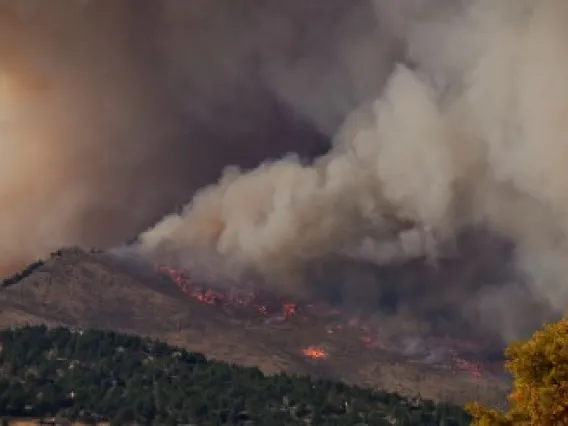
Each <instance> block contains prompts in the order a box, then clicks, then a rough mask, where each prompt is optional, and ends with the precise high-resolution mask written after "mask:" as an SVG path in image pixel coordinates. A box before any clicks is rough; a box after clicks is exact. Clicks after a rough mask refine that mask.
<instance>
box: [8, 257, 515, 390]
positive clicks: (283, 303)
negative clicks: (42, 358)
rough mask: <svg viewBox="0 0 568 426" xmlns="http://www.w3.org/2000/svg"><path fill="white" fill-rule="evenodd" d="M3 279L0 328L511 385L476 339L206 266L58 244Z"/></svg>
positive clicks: (475, 386) (296, 367) (389, 379)
mask: <svg viewBox="0 0 568 426" xmlns="http://www.w3.org/2000/svg"><path fill="white" fill-rule="evenodd" d="M6 284H7V286H5V287H4V288H3V289H2V290H1V292H0V301H1V304H0V326H12V325H17V324H23V323H35V324H37V323H46V324H51V325H57V324H62V325H66V326H71V327H79V328H88V327H97V328H101V327H102V328H110V329H114V330H118V331H128V332H131V333H138V334H142V335H151V336H156V337H158V336H159V337H160V338H162V339H165V340H167V341H168V342H170V343H173V344H177V345H182V346H184V347H187V348H189V349H192V350H197V351H200V352H203V353H205V354H207V355H209V356H211V357H213V358H218V359H222V360H226V361H230V362H236V363H241V364H245V365H257V366H259V367H260V368H262V369H263V370H265V371H266V372H278V371H282V370H285V371H289V372H295V373H302V374H315V375H321V376H324V377H332V378H339V379H342V380H345V381H348V382H350V383H360V384H365V385H370V386H380V387H381V388H386V389H391V390H397V391H401V392H403V393H407V394H416V393H421V394H422V395H423V396H427V397H428V396H429V397H433V398H445V399H450V400H454V401H467V400H469V399H471V397H472V395H475V397H477V395H478V394H485V395H487V396H486V398H487V400H489V401H496V400H499V398H501V396H502V395H503V392H505V391H506V389H507V384H506V381H503V379H502V378H501V377H500V376H499V375H496V371H495V370H494V367H493V364H492V363H490V362H488V361H487V357H486V354H485V352H484V351H483V349H482V348H480V347H479V344H478V343H475V342H463V341H460V340H459V339H456V338H451V337H446V338H443V337H436V336H434V335H427V334H424V335H421V336H419V335H413V334H411V333H407V332H404V331H403V330H404V327H402V325H403V324H401V323H400V322H399V323H395V322H393V321H392V319H391V320H390V321H389V320H388V319H387V318H386V317H385V318H383V319H382V320H381V319H380V318H378V317H373V316H372V315H370V314H366V313H357V312H353V311H352V310H350V309H349V308H347V307H342V306H337V305H336V306H334V305H333V304H330V303H329V302H325V301H322V300H319V301H318V300H304V299H299V300H293V299H291V298H290V297H289V296H282V295H279V294H278V293H277V292H270V291H267V290H266V288H264V289H263V290H262V289H258V288H255V286H254V285H253V283H249V282H245V283H242V284H241V286H240V287H235V288H230V287H228V286H227V283H226V282H222V281H220V280H219V278H218V277H215V276H214V275H213V276H210V277H209V279H200V280H198V279H197V277H196V276H194V277H192V274H191V272H187V271H185V272H182V271H178V270H176V269H173V268H171V267H167V266H163V265H160V266H156V267H153V268H149V267H147V265H146V264H144V263H142V264H141V263H137V262H133V261H126V260H125V259H121V258H116V257H115V256H111V255H108V254H106V253H102V252H99V253H97V252H92V253H87V252H84V251H81V250H64V251H61V252H59V253H57V254H56V255H54V256H53V257H52V258H50V259H48V260H46V261H45V262H40V263H38V264H35V265H33V267H31V268H29V271H27V272H26V273H23V274H19V275H18V276H16V277H15V278H13V279H11V280H8V281H7V282H6ZM466 343H469V347H468V346H467V345H466ZM476 363H478V364H479V366H477V365H476ZM479 372H481V375H480V374H479Z"/></svg>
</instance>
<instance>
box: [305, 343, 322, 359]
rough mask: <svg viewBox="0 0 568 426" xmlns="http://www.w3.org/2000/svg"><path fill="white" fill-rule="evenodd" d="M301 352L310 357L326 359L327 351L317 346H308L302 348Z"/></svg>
mask: <svg viewBox="0 0 568 426" xmlns="http://www.w3.org/2000/svg"><path fill="white" fill-rule="evenodd" d="M302 353H303V354H304V355H305V356H307V357H309V358H312V359H326V358H327V357H328V355H327V352H326V351H324V350H323V349H321V348H318V347H317V346H308V347H307V348H305V349H302Z"/></svg>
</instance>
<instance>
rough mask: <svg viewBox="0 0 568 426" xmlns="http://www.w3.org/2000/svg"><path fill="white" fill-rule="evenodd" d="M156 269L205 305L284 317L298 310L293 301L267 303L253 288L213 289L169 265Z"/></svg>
mask: <svg viewBox="0 0 568 426" xmlns="http://www.w3.org/2000/svg"><path fill="white" fill-rule="evenodd" d="M157 270H158V271H159V272H161V273H163V274H165V275H167V276H168V277H169V278H170V279H171V280H172V281H173V282H174V283H175V284H176V285H177V286H178V288H179V289H180V290H181V291H182V293H183V294H185V295H186V296H187V297H190V298H192V299H195V300H197V301H199V302H201V303H204V304H207V305H214V306H222V307H225V308H233V309H235V308H249V309H254V310H255V311H256V312H257V313H258V314H259V315H262V316H268V315H280V316H281V318H284V319H288V318H290V317H292V316H294V315H296V314H297V312H298V306H297V305H296V304H295V303H283V304H275V303H269V302H268V301H267V300H264V299H267V298H263V297H262V296H261V295H260V294H259V293H258V292H257V291H255V290H253V289H246V288H245V289H242V288H239V289H236V288H231V289H230V290H214V289H212V288H207V287H205V286H204V285H201V284H198V283H195V282H193V280H191V279H190V277H188V276H187V275H185V274H184V273H182V272H180V271H178V270H176V269H175V268H172V267H170V266H163V265H162V266H158V267H157Z"/></svg>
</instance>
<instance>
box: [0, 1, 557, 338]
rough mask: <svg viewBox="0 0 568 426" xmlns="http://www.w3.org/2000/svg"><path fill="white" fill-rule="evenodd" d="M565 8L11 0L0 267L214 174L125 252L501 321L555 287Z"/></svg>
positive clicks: (140, 226) (543, 299) (113, 225)
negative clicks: (491, 254)
mask: <svg viewBox="0 0 568 426" xmlns="http://www.w3.org/2000/svg"><path fill="white" fill-rule="evenodd" d="M563 4H564V3H562V2H561V1H559V0H541V1H540V2H538V3H535V2H531V1H528V0H515V1H512V0H491V1H490V0H462V1H449V0H429V1H427V0H399V1H397V2H392V1H387V0H384V1H383V0H350V1H345V0H327V1H326V2H306V1H302V0H288V1H285V2H283V1H281V0H264V1H256V0H240V1H238V2H236V1H230V0H217V1H211V0H192V1H187V0H162V1H152V0H97V1H94V0H91V1H89V0H82V1H81V0H75V1H71V0H51V1H50V2H46V1H44V0H18V1H17V2H15V1H12V0H0V70H1V71H2V73H1V79H2V84H3V86H2V91H1V92H0V95H1V96H2V99H1V102H0V107H1V108H2V111H1V116H0V119H1V120H2V122H1V125H0V141H1V145H0V146H1V148H2V149H3V152H2V154H3V155H2V156H0V158H2V161H3V164H2V165H1V167H0V170H1V172H0V173H2V176H1V178H2V179H1V180H0V182H1V186H0V201H1V204H2V210H1V211H0V212H1V213H0V215H1V216H0V237H1V239H0V241H2V243H1V244H2V247H1V249H2V250H1V253H2V254H1V256H0V263H1V265H2V268H3V269H4V270H5V271H9V270H12V269H14V268H16V267H17V266H19V265H20V264H22V263H27V262H29V261H30V260H33V259H35V258H37V257H40V256H43V255H45V254H46V253H48V252H50V251H53V250H55V249H57V248H59V247H61V246H65V245H80V246H98V247H103V248H108V247H112V246H115V245H119V244H121V243H122V242H123V241H125V240H126V239H129V238H131V237H133V236H135V235H136V234H138V233H139V232H141V231H143V230H144V229H146V228H148V227H149V226H150V225H152V224H153V223H156V222H158V220H159V219H160V218H161V217H162V216H163V215H164V214H166V213H169V212H172V211H176V210H178V209H179V207H180V206H181V205H183V204H185V203H186V202H188V201H190V200H192V197H193V195H194V194H195V192H196V191H197V190H198V189H200V188H203V187H204V186H205V185H207V184H211V183H213V182H215V181H216V180H217V178H218V177H219V176H220V175H221V174H222V178H221V180H220V181H219V182H218V183H217V184H216V185H214V186H209V187H205V188H204V189H202V190H200V191H199V192H197V195H196V196H195V198H193V201H191V202H190V204H188V205H187V206H186V207H185V208H184V211H183V212H182V214H175V215H172V216H168V217H166V218H165V219H164V220H163V221H159V222H158V224H157V225H156V226H155V227H153V228H151V229H149V230H148V231H147V232H144V233H142V234H141V235H140V242H141V244H138V245H137V246H135V247H134V248H133V249H132V250H134V251H135V253H136V254H138V255H143V256H145V257H148V258H150V259H152V260H159V261H167V262H170V263H172V264H176V265H178V266H181V267H187V268H192V269H195V268H199V267H200V265H199V264H200V263H202V262H205V263H206V264H207V265H208V267H209V268H211V267H212V265H215V268H217V270H219V271H221V272H222V271H225V272H228V273H231V274H235V273H243V274H253V275H254V276H256V277H258V278H259V279H261V280H262V281H265V282H266V283H267V285H273V286H277V287H278V288H280V289H283V290H286V291H301V292H303V293H308V294H317V293H318V292H325V293H326V294H327V295H328V296H329V294H330V292H331V291H332V290H333V288H334V287H335V288H336V290H337V292H338V293H339V294H340V296H338V297H340V298H341V299H342V300H344V301H347V302H348V300H347V299H350V300H351V302H350V303H353V304H355V305H362V304H365V303H368V302H369V300H371V301H376V302H372V303H371V304H372V305H373V303H376V305H373V306H383V305H384V303H386V302H385V301H387V302H389V301H390V302H389V303H390V306H393V305H394V306H395V308H396V312H395V313H396V314H397V315H408V316H411V315H416V316H417V317H418V318H426V317H427V316H428V315H430V314H434V315H446V314H447V315H448V316H452V315H458V311H465V316H466V317H467V318H469V319H470V320H472V322H475V323H479V324H486V325H487V327H488V328H495V325H494V324H495V323H496V322H499V323H500V324H503V327H501V328H500V329H499V330H498V331H499V332H500V333H501V334H502V335H503V336H505V337H514V336H516V335H517V334H518V333H519V332H522V331H524V330H526V329H530V328H531V327H532V326H534V325H535V324H536V323H538V321H539V320H540V319H541V318H542V317H541V316H540V315H538V314H537V313H538V311H539V310H540V308H541V307H542V308H543V309H544V310H547V309H549V310H551V311H553V312H560V311H562V310H563V309H565V307H566V305H567V303H568V291H567V287H566V284H565V282H564V280H563V278H562V277H563V276H565V275H566V274H565V272H566V271H565V262H564V261H563V259H564V258H565V254H566V251H567V249H566V241H565V239H566V238H565V235H566V231H567V230H568V228H567V225H566V223H565V219H564V218H565V217H568V211H567V209H568V208H567V206H568V204H566V195H565V194H566V193H567V191H566V190H567V189H568V188H566V182H568V179H565V173H566V172H565V171H564V170H565V167H564V162H563V159H564V158H567V157H566V155H565V154H566V152H565V150H566V148H565V147H566V146H568V145H567V144H566V143H565V141H564V139H563V138H564V136H563V135H565V134H566V132H565V131H564V130H565V129H564V127H563V126H564V122H565V120H564V116H565V112H566V105H568V101H567V99H568V95H567V94H566V90H565V89H566V87H565V85H564V84H563V81H564V75H565V71H566V70H567V68H568V66H567V63H568V60H566V55H565V52H564V49H563V46H562V41H563V40H565V35H566V34H565V31H566V28H568V25H565V23H567V22H568V12H567V11H566V10H565V9H566V8H565V6H563ZM330 144H332V145H333V148H332V149H331V151H330V152H329V153H328V154H327V155H325V156H322V157H319V158H318V159H317V160H316V161H315V162H314V163H313V164H311V163H310V162H309V161H307V159H309V158H313V157H316V156H317V155H319V154H323V153H325V152H326V151H327V149H328V148H329V145H330ZM291 152H296V153H297V154H298V155H297V156H285V154H287V153H291ZM266 160H271V161H270V162H266ZM263 161H264V163H263V164H262V165H260V167H258V168H255V167H256V166H258V165H259V163H261V162H263ZM229 165H238V166H240V167H241V168H242V170H248V172H243V171H242V170H240V169H237V168H234V167H233V168H228V169H226V170H225V171H224V172H223V173H222V171H223V170H224V169H225V167H226V166H229ZM251 169H252V170H251ZM472 228H474V229H476V228H484V229H489V230H490V234H491V235H497V236H499V237H502V238H503V239H505V240H507V241H512V242H513V246H514V250H510V251H509V252H507V253H501V252H500V251H499V250H498V249H496V248H495V247H500V245H499V244H497V243H494V242H493V240H492V238H488V237H486V234H485V233H477V234H475V233H474V235H477V237H474V238H473V240H476V239H480V240H482V241H483V242H484V243H486V245H485V246H484V245H482V246H481V247H480V246H475V244H474V245H473V246H470V245H469V243H464V237H463V234H464V232H468V231H469V230H471V229H472ZM465 240H466V241H469V239H468V238H465ZM488 247H492V248H493V249H494V250H497V253H499V256H498V257H496V258H495V259H499V260H501V259H502V261H503V262H502V263H503V264H502V265H501V266H502V267H500V265H499V262H497V265H496V264H494V263H491V262H486V261H479V262H478V261H477V260H476V259H477V258H478V256H479V255H480V254H481V253H486V252H487V251H488V250H489V249H488ZM448 252H449V253H450V254H454V255H456V254H458V255H461V256H462V257H461V258H460V259H462V260H461V261H459V262H453V263H452V262H450V261H445V260H443V256H444V255H445V254H447V253H448ZM423 256H426V257H427V259H428V261H429V262H430V265H426V266H425V265H423V264H420V263H416V260H415V259H416V258H420V257H423ZM501 256H502V257H501ZM495 259H493V260H495ZM408 262H410V263H408ZM401 263H402V264H405V265H406V266H405V268H403V269H401V268H400V266H396V265H400V264H401ZM515 263H516V264H517V265H516V266H517V268H513V267H512V266H515V265H514V264H515ZM436 264H438V269H436V268H435V267H433V266H432V265H434V266H435V265H436ZM385 265H386V266H385ZM393 265H395V266H393ZM468 265H473V266H472V268H473V269H475V268H476V267H479V269H480V270H484V268H486V270H489V271H491V272H493V274H490V275H491V276H488V277H484V276H480V275H477V274H474V273H473V272H472V273H471V274H470V275H469V276H466V275H465V274H466V271H467V270H468ZM510 266H511V267H510ZM440 268H441V269H440ZM440 270H442V271H445V272H444V273H441V272H439V271H440ZM458 270H459V271H462V274H464V275H460V274H459V273H457V272H456V271H458ZM404 271H412V272H408V273H409V274H410V276H405V274H406V272H404ZM435 271H438V272H435ZM401 274H402V275H401ZM338 277H340V278H341V279H340V281H341V285H339V284H337V281H338ZM449 278H451V282H449V281H448V279H449ZM400 280H403V281H404V282H405V283H406V284H407V285H398V283H399V282H400ZM425 282H430V283H432V282H435V283H437V285H436V286H434V287H435V290H433V291H431V292H428V290H427V289H428V288H430V287H432V286H430V287H425V286H424V283H425ZM421 286H422V287H421ZM417 288H418V289H419V290H416V289H417ZM480 288H481V290H480ZM409 289H410V290H409ZM412 289H414V290H412ZM334 291H335V290H334ZM356 294H359V296H356ZM393 295H394V296H393ZM413 296H415V297H413ZM393 299H396V300H393ZM401 301H404V303H403V302H401ZM500 301H502V302H500ZM383 302H384V303H383ZM387 304H388V303H387ZM431 305H435V306H433V307H431ZM519 307H524V308H525V309H521V308H519ZM527 307H530V309H529V308H527ZM537 308H538V309H537ZM527 310H530V311H531V312H534V315H533V316H530V318H527V315H526V311H527ZM523 311H524V312H523ZM411 313H412V314H411ZM480 318H481V320H480ZM525 320H526V322H525Z"/></svg>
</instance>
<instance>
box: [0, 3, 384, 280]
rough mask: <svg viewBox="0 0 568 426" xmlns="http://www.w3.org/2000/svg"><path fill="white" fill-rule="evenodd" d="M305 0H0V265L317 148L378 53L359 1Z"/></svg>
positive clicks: (116, 230) (134, 221) (158, 211)
mask: <svg viewBox="0 0 568 426" xmlns="http://www.w3.org/2000/svg"><path fill="white" fill-rule="evenodd" d="M305 3H306V2H303V1H299V0H298V1H296V0H293V1H289V2H284V3H283V2H280V1H276V0H270V1H264V2H257V1H252V0H249V1H243V2H239V3H238V6H237V4H236V3H234V2H231V1H213V2H212V1H209V0H195V1H189V2H188V1H186V0H164V1H153V0H117V1H104V0H103V1H82V0H53V1H49V2H45V1H43V0H21V1H20V0H18V1H13V0H2V1H0V70H1V71H2V74H1V76H2V84H3V86H2V87H3V89H2V92H1V96H2V103H1V105H0V106H1V112H2V116H1V117H0V119H1V121H2V123H1V126H0V132H1V149H2V150H3V152H2V156H1V158H2V160H1V161H2V165H1V168H0V169H1V170H2V172H1V173H2V179H1V180H0V182H1V186H0V194H1V195H0V197H1V198H0V199H1V200H2V210H1V213H0V214H1V216H0V224H1V225H0V226H1V228H0V236H1V238H0V240H1V241H2V243H1V250H0V251H1V254H0V264H1V266H2V270H3V271H11V270H13V269H15V268H17V267H19V266H21V264H25V263H27V262H29V261H30V260H34V259H35V258H36V257H38V256H43V255H45V254H47V253H49V252H50V251H52V250H54V249H56V248H58V247H60V246H63V245H69V244H78V245H82V246H99V247H108V246H113V245H116V244H119V243H121V242H123V241H124V240H125V239H128V238H132V237H134V236H135V235H136V234H138V233H139V232H140V231H142V230H143V229H145V228H146V227H148V226H150V225H151V224H152V223H154V222H155V221H157V220H158V219H159V218H160V217H162V216H163V215H164V214H166V213H168V212H171V211H173V210H175V209H176V208H177V207H178V206H181V205H183V204H185V203H186V202H187V201H189V200H190V199H191V196H192V194H193V192H194V191H195V190H197V189H198V188H199V187H201V186H203V185H205V184H208V183H211V182H214V181H215V180H216V179H217V178H218V177H219V175H220V173H221V171H222V170H223V168H224V167H225V166H226V165H228V164H238V165H240V166H243V167H245V168H251V167H254V166H256V165H257V164H258V163H259V162H260V161H262V160H264V159H266V158H278V157H281V156H282V155H284V154H286V153H287V152H292V151H294V152H299V153H300V154H301V155H302V157H308V158H309V157H313V156H314V155H316V154H318V153H321V152H325V150H326V149H327V147H328V144H329V136H330V135H331V134H332V133H333V132H334V131H335V129H336V127H337V126H339V124H340V123H341V120H342V119H343V116H344V115H345V114H346V113H347V112H348V111H349V110H350V109H352V108H353V107H354V106H355V105H357V103H358V102H360V101H361V99H362V98H363V97H364V96H366V95H368V94H372V93H374V92H375V89H376V88H377V87H379V86H380V78H379V79H377V78H375V76H373V78H370V77H371V76H370V75H369V74H368V73H367V72H366V71H363V70H365V68H366V67H363V66H361V67H359V66H357V65H356V64H357V62H359V63H363V62H364V63H365V64H369V63H371V64H372V63H373V61H375V58H377V57H379V56H380V55H379V53H378V52H377V54H372V55H367V54H366V52H367V53H368V52H369V51H370V50H369V49H366V52H365V51H364V50H365V49H363V44H364V43H369V39H368V38H369V37H370V36H372V33H373V31H375V29H374V20H373V18H372V14H371V13H370V12H371V10H372V9H371V7H370V5H369V4H367V3H366V2H365V1H354V2H349V4H346V2H344V1H329V2H326V3H325V5H323V4H321V5H320V6H309V5H306V4H305ZM352 47H360V49H359V51H358V50H357V49H356V48H352ZM373 66H375V65H373ZM386 73H387V70H385V71H384V74H385V75H386ZM359 74H360V75H359Z"/></svg>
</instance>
